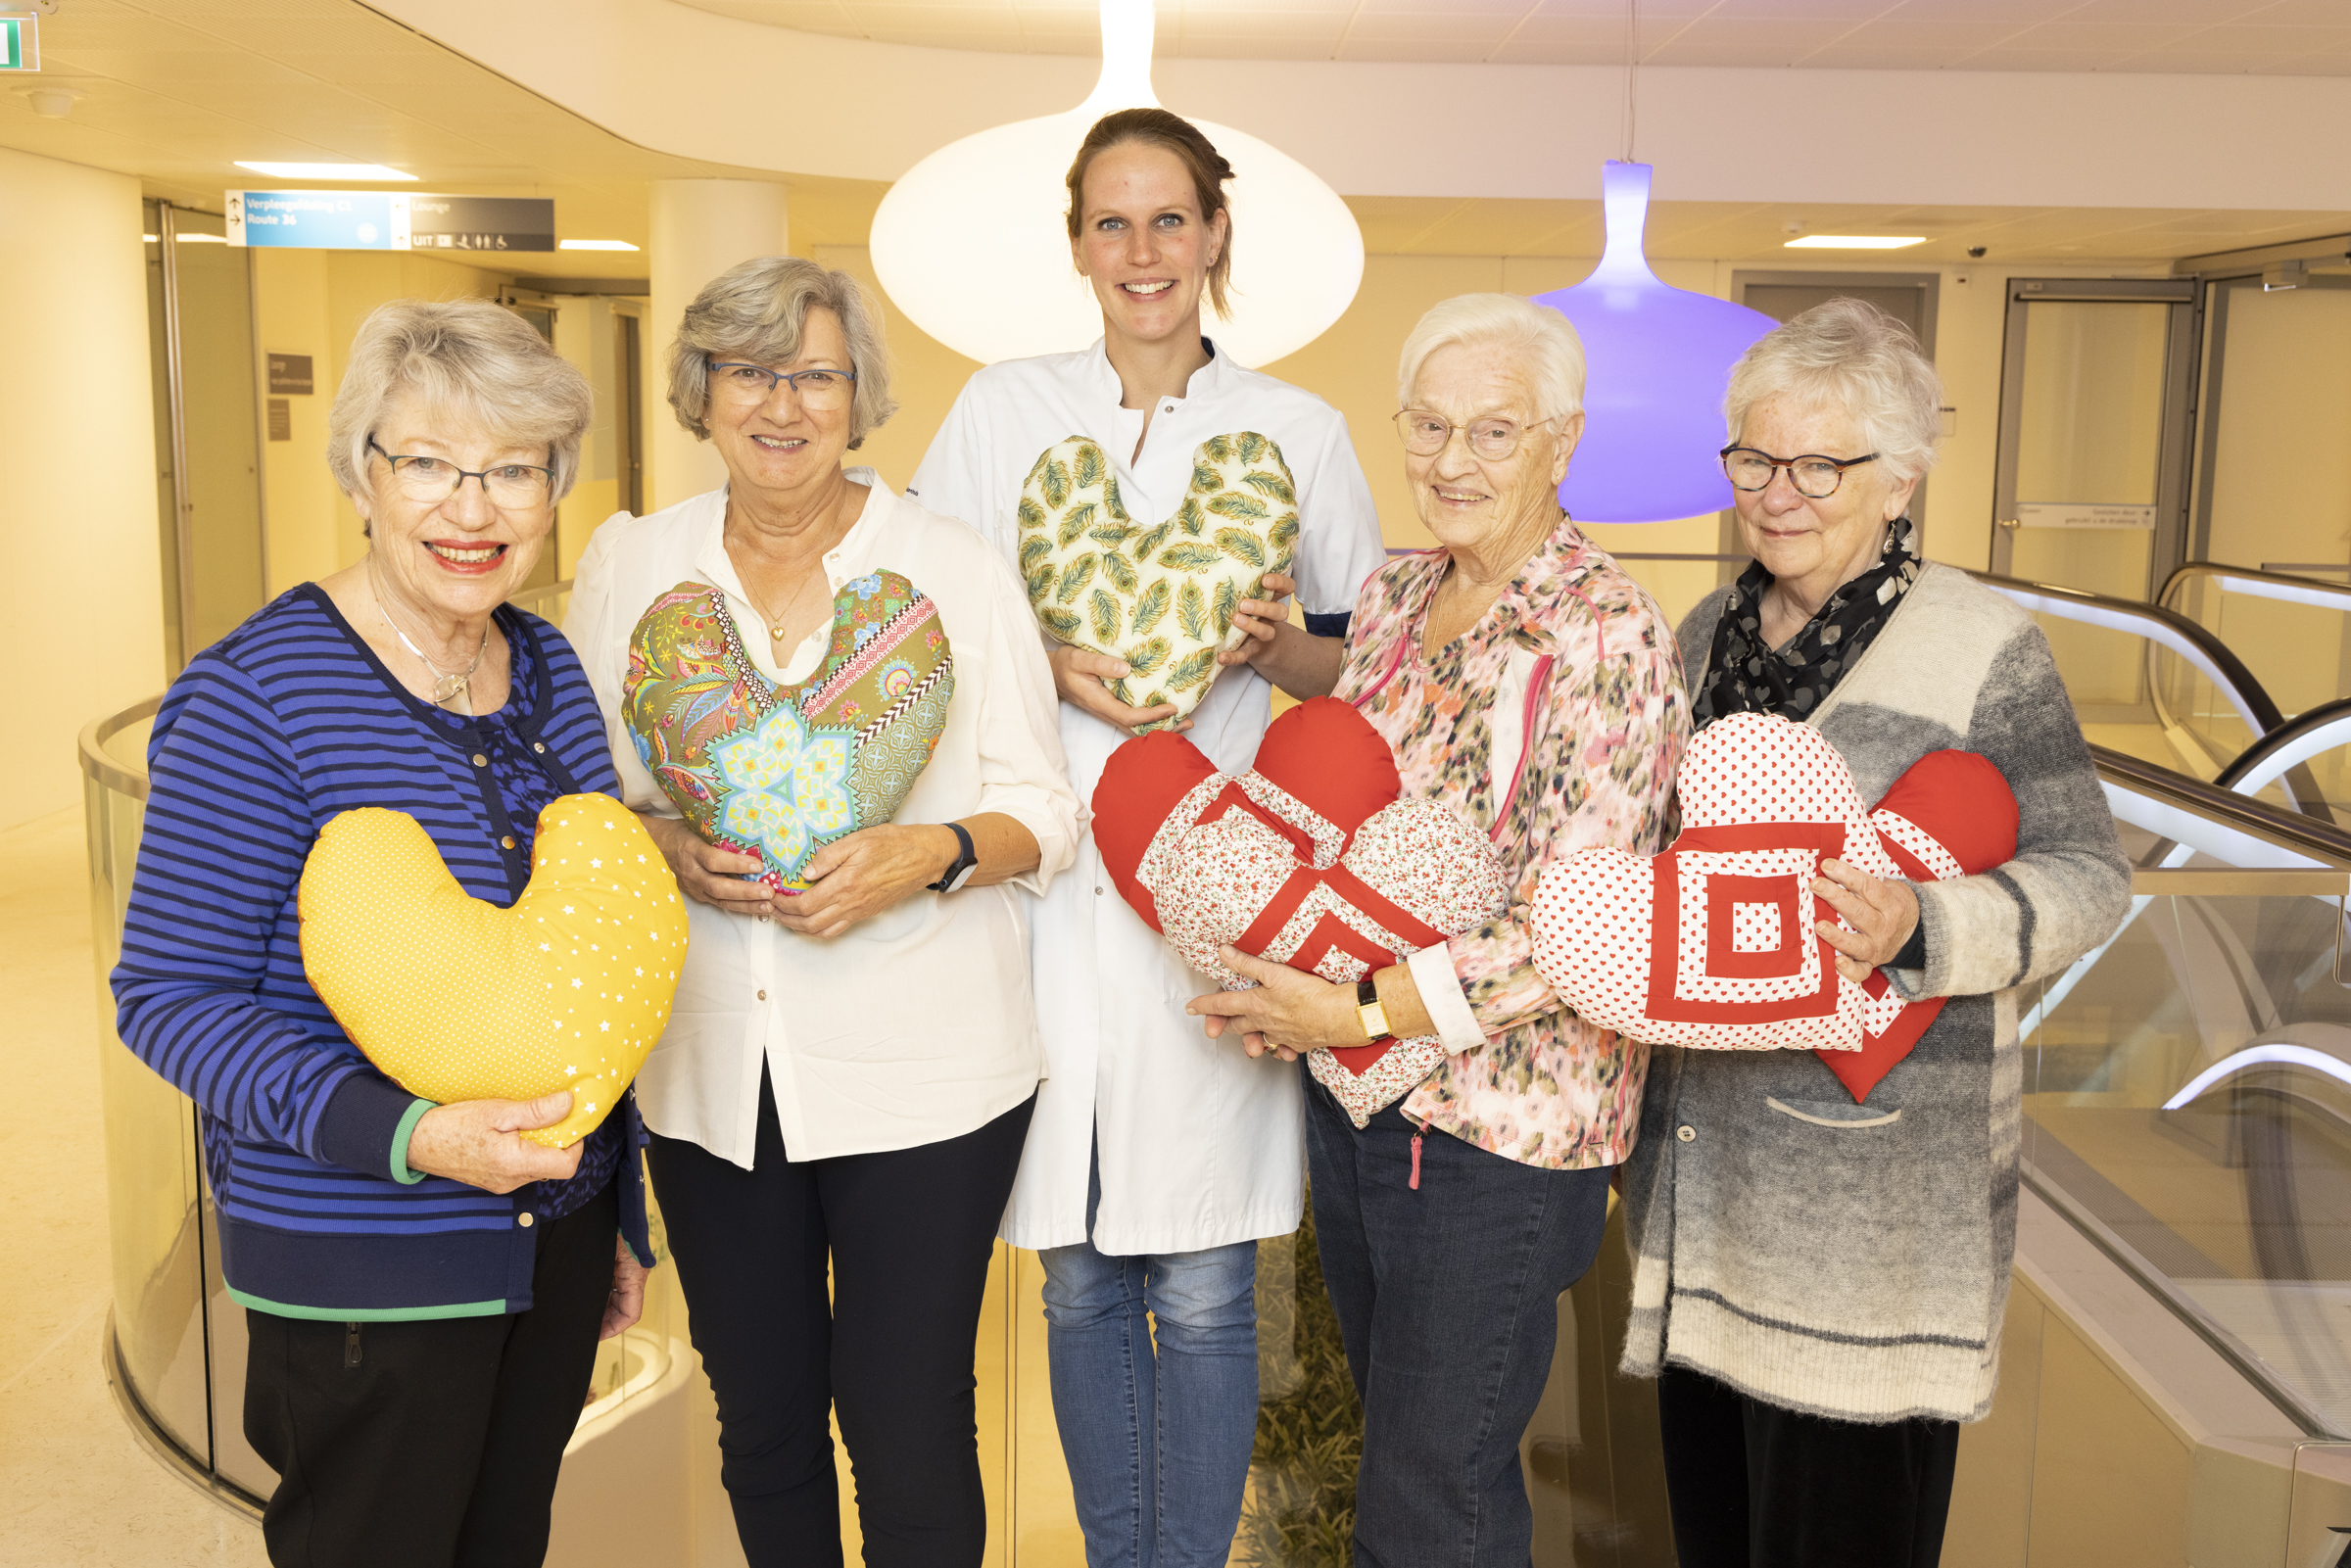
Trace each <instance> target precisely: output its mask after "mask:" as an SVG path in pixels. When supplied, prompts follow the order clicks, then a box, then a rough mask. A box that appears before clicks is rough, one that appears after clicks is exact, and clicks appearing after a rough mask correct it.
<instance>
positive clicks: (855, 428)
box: [669, 256, 898, 451]
mask: <svg viewBox="0 0 2351 1568" xmlns="http://www.w3.org/2000/svg"><path fill="white" fill-rule="evenodd" d="M818 306H823V307H824V308H825V309H828V310H830V311H832V312H833V313H834V314H835V315H836V316H838V317H839V318H840V334H841V336H842V337H843V338H845V339H847V340H848V346H849V369H850V370H851V371H853V372H854V373H855V374H856V377H857V393H856V397H855V398H854V399H853V400H852V401H851V403H850V404H849V450H850V451H855V450H856V449H857V448H859V447H862V446H864V445H865V438H866V437H867V436H868V435H869V434H871V433H872V432H873V431H874V430H875V429H876V428H877V427H879V426H880V425H882V424H883V423H885V422H886V421H887V420H888V418H889V416H890V415H891V414H893V413H896V412H897V411H898V405H897V404H896V403H894V402H892V401H891V399H890V396H889V349H888V344H887V343H886V342H885V341H884V339H883V333H882V310H881V308H880V307H879V306H877V305H876V304H875V303H874V297H873V296H872V295H871V294H869V293H867V292H866V289H865V286H864V285H863V284H861V283H859V282H858V281H857V280H856V279H855V278H853V277H851V276H849V275H848V274H847V273H846V272H839V271H835V270H833V269H831V268H829V267H823V266H819V265H817V264H816V263H815V262H814V261H803V260H801V259H800V258H799V257H796V256H759V257H753V258H752V259H751V260H750V261H740V262H737V263H736V264H735V265H733V266H731V267H729V268H727V269H726V270H725V271H724V272H721V273H720V274H719V275H718V276H716V277H714V278H712V279H711V280H710V281H709V282H708V283H705V284H703V285H702V292H701V293H699V294H697V295H696V296H695V297H694V303H693V304H692V305H690V306H688V307H686V315H685V318H684V319H683V320H681V321H680V322H679V323H678V336H677V340H676V341H675V342H673V343H672V344H671V345H670V346H669V405H670V407H671V408H672V409H673V410H675V411H676V413H677V416H678V423H679V424H681V425H684V426H685V427H686V428H687V429H688V430H691V431H693V432H694V433H695V435H696V437H698V438H699V439H701V440H703V441H707V440H709V439H710V361H711V360H712V359H714V358H741V359H747V360H749V361H751V362H752V363H754V364H763V365H779V364H790V363H791V362H792V360H793V359H794V358H795V357H797V356H798V355H799V352H800V335H801V333H802V332H803V331H804V330H805V329H806V327H807V325H808V312H809V311H810V310H812V309H816V308H817V307H818Z"/></svg>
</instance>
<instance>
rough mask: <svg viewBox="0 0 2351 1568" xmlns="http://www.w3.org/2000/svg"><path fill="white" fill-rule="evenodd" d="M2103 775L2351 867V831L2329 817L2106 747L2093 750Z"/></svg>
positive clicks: (2107, 779)
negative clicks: (2285, 807)
mask: <svg viewBox="0 0 2351 1568" xmlns="http://www.w3.org/2000/svg"><path fill="white" fill-rule="evenodd" d="M2089 756H2090V760H2091V761H2092V762H2093V763H2095V764H2096V765H2097V770H2098V777H2099V778H2100V779H2102V780H2104V781H2105V782H2106V783H2108V784H2118V785H2120V786H2121V787H2123V788H2125V789H2128V790H2131V791H2132V792H2133V793H2135V794H2139V795H2144V796H2146V797H2148V798H2149V799H2151V800H2156V801H2159V802H2161V803H2163V804H2165V805H2171V806H2178V807H2181V808H2183V809H2184V810H2186V811H2190V812H2193V813H2195V814H2196V815H2198V816H2201V817H2206V818H2209V819H2211V820H2212V821H2214V822H2217V823H2219V824H2220V825H2222V826H2223V827H2226V828H2232V829H2234V830H2236V831H2237V832H2241V833H2245V834H2247V835H2248V836H2251V837H2254V838H2259V839H2263V840H2266V841H2267V842H2269V843H2273V844H2276V845H2278V846H2279V847H2280V848H2283V849H2289V850H2292V851H2294V852H2296V853H2298V854H2303V855H2308V856H2310V857H2312V858H2313V859H2317V860H2322V861H2326V862H2329V863H2332V864H2335V865H2340V866H2344V867H2351V832H2345V831H2344V830H2342V829H2341V828H2338V827H2336V826H2334V824H2333V823H2332V822H2331V821H2330V820H2327V819H2324V818H2320V817H2314V816H2310V815H2307V814H2304V813H2301V812H2292V811H2284V810H2280V809H2279V807H2276V806H2273V805H2271V804H2270V803H2269V802H2268V801H2266V800H2260V799H2256V798H2255V797H2253V796H2251V795H2240V794H2235V793H2232V792H2231V791H2230V790H2227V789H2223V788H2221V787H2220V786H2219V785H2218V784H2206V783H2205V782H2204V781H2203V780H2201V779H2192V778H2190V777H2188V776H2187V775H2186V774H2184V773H2181V772H2178V771H2177V770H2175V769H2171V768H2165V767H2161V766H2159V765H2157V764H2155V763H2152V762H2147V761H2143V760H2142V759H2140V758H2137V757H2134V756H2130V755H2128V754H2126V753H2124V752H2120V751H2111V750H2108V749H2107V748H2106V747H2104V746H2096V745H2093V746H2091V747H2090V748H2089Z"/></svg>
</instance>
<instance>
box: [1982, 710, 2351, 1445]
mask: <svg viewBox="0 0 2351 1568" xmlns="http://www.w3.org/2000/svg"><path fill="white" fill-rule="evenodd" d="M2098 764H2099V773H2100V776H2101V778H2102V780H2103V782H2104V783H2105V785H2106V791H2107V796H2108V799H2109V800H2110V801H2111V802H2112V803H2113V804H2114V806H2115V815H2116V818H2117V820H2118V826H2119V827H2120V829H2121V832H2122V833H2123V838H2124V844H2125V848H2126V850H2127V851H2128V852H2129V853H2130V854H2131V855H2132V857H2133V859H2134V860H2135V862H2136V864H2137V868H2138V869H2137V870H2136V872H2135V876H2134V879H2133V897H2132V903H2131V914H2130V917H2129V919H2128V920H2127V921H2126V922H2125V923H2124V925H2123V927H2122V928H2121V929H2120V930H2119V931H2118V932H2117V933H2116V934H2115V936H2114V938H2113V939H2112V940H2111V941H2109V942H2108V943H2107V944H2106V945H2105V946H2104V947H2102V948H2100V949H2098V950H2097V951H2096V952H2094V953H2092V954H2090V955H2089V956H2088V957H2087V958H2085V959H2084V960H2083V961H2082V962H2081V963H2080V964H2077V965H2075V966H2074V968H2073V969H2072V970H2070V971H2068V972H2067V973H2066V974H2064V975H2061V976H2059V977H2058V978H2056V979H2054V980H2052V981H2050V982H2048V983H2047V984H2046V985H2044V986H2043V987H2041V991H2040V995H2039V999H2038V1001H2037V1002H2036V1003H2035V1005H2033V1006H2031V1007H2030V1008H2029V1009H2028V1010H2027V1012H2026V1014H2025V1017H2024V1018H2023V1020H2022V1021H2021V1032H2022V1037H2023V1045H2024V1086H2025V1095H2024V1106H2025V1130H2024V1156H2025V1179H2026V1180H2027V1182H2028V1183H2029V1184H2030V1185H2031V1186H2032V1187H2033V1188H2034V1189H2035V1190H2036V1191H2037V1192H2039V1194H2040V1195H2041V1196H2042V1197H2043V1198H2044V1199H2046V1200H2047V1201H2048V1202H2049V1203H2050V1204H2051V1205H2052V1206H2053V1207H2054V1208H2056V1209H2057V1210H2059V1211H2060V1212H2063V1213H2064V1214H2066V1215H2067V1216H2068V1217H2069V1218H2070V1219H2072V1220H2073V1221H2074V1223H2075V1224H2076V1225H2078V1226H2079V1227H2081V1228H2082V1229H2083V1230H2084V1231H2085V1232H2086V1233H2087V1234H2088V1235H2089V1236H2090V1237H2091V1238H2092V1239H2093V1240H2095V1241H2096V1242H2097V1243H2098V1244H2099V1245H2100V1246H2101V1247H2103V1248H2104V1249H2105V1250H2106V1251H2107V1252H2108V1254H2109V1255H2110V1256H2112V1257H2113V1258H2114V1259H2116V1260H2117V1261H2119V1262H2121V1263H2122V1264H2123V1266H2124V1267H2125V1268H2126V1269H2128V1270H2129V1271H2130V1272H2132V1273H2133V1274H2135V1276H2136V1277H2137V1278H2138V1279H2139V1280H2140V1282H2141V1283H2143V1284H2144V1285H2146V1287H2147V1288H2148V1289H2149V1290H2151V1291H2153V1292H2154V1293H2155V1294H2156V1295H2157V1296H2158V1297H2160V1298H2161V1299H2162V1300H2164V1301H2165V1302H2166V1303H2167V1304H2169V1305H2170V1306H2171V1307H2172V1308H2173V1309H2174V1310H2175V1311H2177V1312H2178V1313H2179V1314H2180V1315H2181V1316H2182V1317H2183V1318H2184V1319H2185V1320H2186V1321H2187V1322H2188V1323H2189V1324H2190V1326H2192V1327H2193V1328H2195V1329H2196V1331H2197V1332H2198V1333H2199V1334H2201V1335H2202V1336H2203V1337H2204V1338H2205V1339H2206V1340H2207V1341H2208V1342H2209V1343H2211V1344H2212V1345H2213V1346H2214V1347H2215V1348H2216V1349H2218V1350H2219V1351H2220V1352H2221V1353H2222V1354H2224V1355H2225V1356H2226V1357H2228V1358H2229V1359H2230V1360H2231V1362H2233V1363H2234V1364H2235V1365H2236V1366H2237V1367H2238V1369H2239V1370H2240V1371H2242V1372H2243V1373H2244V1374H2245V1375H2246V1376H2247V1377H2248V1378H2249V1379H2251V1380H2252V1381H2253V1383H2254V1384H2255V1385H2256V1386H2257V1387H2259V1388H2260V1389H2261V1390H2262V1392H2263V1393H2265V1394H2266V1395H2268V1396H2269V1398H2270V1400H2271V1401H2272V1402H2274V1403H2275V1404H2277V1405H2278V1406H2279V1408H2280V1409H2282V1410H2284V1411H2285V1412H2286V1413H2287V1414H2289V1415H2290V1416H2292V1417H2293V1418H2294V1419H2295V1420H2296V1421H2297V1422H2299V1423H2300V1424H2301V1426H2302V1427H2303V1429H2304V1430H2305V1431H2307V1432H2309V1433H2311V1434H2312V1435H2314V1436H2315V1435H2327V1436H2334V1437H2344V1436H2351V1206H2347V1205H2346V1202H2345V1200H2346V1199H2351V967H2347V963H2346V955H2345V953H2344V945H2345V943H2344V936H2345V931H2344V904H2345V898H2346V893H2347V892H2351V833H2344V832H2339V831H2334V830H2331V829H2327V828H2324V827H2321V826H2319V825H2318V824H2315V823H2313V822H2312V821H2311V820H2310V819H2309V818H2307V817H2303V816H2300V815H2297V814H2294V813H2291V812H2289V811H2287V810H2284V809H2282V808H2279V807H2277V806H2273V805H2270V804H2267V803H2264V802H2260V801H2255V800H2248V799H2245V798H2243V797H2241V796H2240V797H2235V798H2233V799H2232V798H2231V797H2229V796H2226V795H2222V794H2220V793H2219V792H2218V791H2216V790H2214V789H2212V788H2210V787H2209V786H2203V785H2198V784H2192V783H2189V782H2188V781H2184V780H2181V779H2178V778H2177V777H2176V776H2175V777H2167V776H2166V775H2165V774H2164V773H2163V772H2161V771H2159V770H2157V769H2152V768H2148V767H2146V766H2145V765H2144V764H2143V763H2138V762H2135V761H2134V760H2133V759H2130V758H2124V757H2118V756H2115V755H2113V754H2111V753H2102V754H2101V755H2100V756H2099V758H2098Z"/></svg>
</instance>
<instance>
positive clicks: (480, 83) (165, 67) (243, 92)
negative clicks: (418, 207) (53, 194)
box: [0, 0, 872, 276]
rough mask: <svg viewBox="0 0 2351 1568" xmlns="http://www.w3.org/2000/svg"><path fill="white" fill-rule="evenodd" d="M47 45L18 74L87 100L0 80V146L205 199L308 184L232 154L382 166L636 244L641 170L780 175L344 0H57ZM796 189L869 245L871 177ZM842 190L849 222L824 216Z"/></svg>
mask: <svg viewBox="0 0 2351 1568" xmlns="http://www.w3.org/2000/svg"><path fill="white" fill-rule="evenodd" d="M40 39H41V71H40V73H39V75H37V76H34V77H30V78H24V79H21V80H19V81H17V82H15V83H13V84H14V85H17V86H19V87H20V88H22V87H26V86H31V85H36V84H37V85H44V86H65V87H71V88H72V89H73V90H75V91H76V92H78V93H81V94H82V95H83V96H82V97H81V98H80V100H79V101H77V102H76V103H75V104H74V106H73V110H72V115H71V116H70V117H69V118H68V119H62V120H61V119H40V118H38V117H36V116H35V115H34V114H33V113H32V108H31V105H30V103H29V102H28V101H27V100H26V99H25V97H24V95H23V93H22V91H20V92H15V93H5V92H0V147H12V148H16V149H18V150H20V151H23V152H28V153H37V154H40V155H42V156H44V157H49V158H58V159H64V160H66V161H68V162H71V163H77V164H88V165H91V166H96V167H99V168H106V169H113V170H115V171H117V172H120V173H124V174H130V175H133V176H136V177H137V178H138V179H140V181H141V182H142V183H143V185H144V186H145V188H146V191H147V194H148V195H150V196H159V197H163V198H166V199H168V200H169V201H172V202H175V203H178V204H180V205H182V206H189V207H197V208H202V209H205V210H207V211H210V212H218V211H219V210H220V204H221V193H222V192H223V191H224V190H227V189H229V188H231V187H241V186H255V187H261V188H277V187H299V186H301V185H303V184H305V183H306V182H304V181H299V180H275V179H270V178H267V177H266V176H264V175H259V174H255V173H252V172H251V171H249V170H246V169H241V168H238V167H237V166H236V161H237V160H239V159H247V160H255V161H267V160H276V161H281V162H290V163H310V162H315V163H342V162H352V163H369V164H388V165H390V166H393V167H395V168H399V169H402V170H405V171H407V172H409V173H413V174H415V175H417V176H418V177H419V180H420V182H421V183H420V185H418V186H410V187H408V188H409V189H425V190H438V191H449V192H453V193H457V194H467V195H484V196H552V197H553V198H555V220H556V227H557V229H558V231H559V233H560V235H561V236H562V237H564V238H571V239H619V240H627V241H629V242H631V243H633V244H636V245H640V246H642V245H643V244H644V243H645V240H646V234H645V229H646V195H645V182H646V181H647V180H648V179H660V178H695V177H712V176H723V177H731V178H744V177H748V178H755V179H757V178H765V179H774V178H777V177H778V176H777V175H775V174H774V173H772V172H770V171H766V170H759V169H744V168H737V167H732V166H726V165H722V164H712V163H706V162H701V161H698V160H694V159H685V158H676V157H672V156H670V155H668V154H664V153H654V152H649V151H648V150H646V149H644V148H642V147H638V146H635V145H633V144H631V143H629V142H627V141H624V140H622V139H621V138H619V137H617V136H614V135H612V134H611V133H610V132H608V131H606V130H603V129H601V128H600V127H599V126H597V125H594V124H592V123H590V122H589V121H587V120H585V119H581V118H580V117H578V116H577V115H574V114H572V113H570V112H569V111H568V110H565V109H561V108H558V107H557V106H556V105H554V104H552V103H549V102H548V101H547V100H546V99H544V98H542V97H540V96H539V95H537V94H536V93H532V92H530V91H527V90H526V89H524V88H521V87H518V86H516V85H515V84H514V83H512V82H510V81H508V80H507V79H506V78H504V76H501V75H499V74H497V73H496V72H494V71H488V70H485V69H484V68H482V67H481V66H478V65H476V64H474V63H473V62H472V61H470V60H467V59H466V58H464V57H463V56H462V55H459V54H456V52H454V51H452V50H449V49H446V48H444V47H442V46H441V45H440V44H437V43H434V42H433V41H431V40H430V39H428V38H425V37H423V36H422V35H421V34H418V33H416V32H413V31H410V30H409V29H408V28H407V27H404V26H402V25H400V24H397V23H394V22H391V21H388V20H387V19H385V18H383V17H381V16H378V15H377V14H376V13H374V12H372V11H370V10H368V9H367V8H366V7H364V6H362V5H357V4H354V3H352V0H64V3H63V4H62V5H61V6H60V7H59V9H58V12H57V14H56V15H55V16H50V17H43V18H42V19H41V22H40ZM307 183H319V182H307ZM789 183H791V184H792V208H793V219H794V223H795V226H796V227H799V228H800V229H801V230H802V232H805V233H807V234H808V235H809V236H810V238H811V240H812V241H816V242H820V243H821V242H823V241H825V240H832V241H836V242H838V241H839V240H844V239H845V240H849V241H851V242H852V243H858V242H862V240H863V237H864V231H865V226H866V225H867V223H869V222H870V220H871V213H872V199H871V198H870V197H868V196H867V195H866V194H865V193H864V191H863V189H862V186H863V184H864V183H865V182H862V181H840V180H825V179H812V180H807V181H801V180H798V179H796V178H795V179H794V180H792V181H791V182H789ZM844 188H845V189H846V190H847V191H848V193H849V197H850V199H849V205H848V208H847V210H846V216H845V218H843V219H842V220H841V221H840V222H838V223H836V222H832V221H830V219H832V218H833V217H834V215H835V213H836V210H837V209H839V208H840V194H841V192H842V191H843V189H844ZM512 264H513V266H514V269H515V270H517V271H521V272H525V273H534V274H536V273H546V274H558V275H567V276H641V275H643V273H644V270H645V258H644V257H643V256H642V255H638V256H631V255H629V254H628V253H626V252H619V253H600V252H555V253H552V254H547V255H528V256H518V257H516V258H513V259H512Z"/></svg>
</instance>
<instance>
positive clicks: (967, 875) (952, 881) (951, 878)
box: [931, 822, 980, 893]
mask: <svg viewBox="0 0 2351 1568" xmlns="http://www.w3.org/2000/svg"><path fill="white" fill-rule="evenodd" d="M939 826H940V827H942V828H944V829H946V830H947V831H948V832H952V833H953V834H954V835H955V846H956V847H955V858H954V859H953V860H952V861H950V862H948V864H947V869H946V871H945V872H944V873H943V874H942V875H941V876H940V877H939V879H938V880H936V881H935V882H933V883H932V884H931V891H933V892H935V893H952V892H958V891H961V890H962V887H963V884H964V883H965V882H967V881H970V880H971V879H972V873H974V872H976V871H978V870H979V869H980V856H979V855H978V853H976V852H975V851H974V850H973V848H972V835H971V834H970V833H969V832H966V831H965V830H964V826H963V824H962V823H959V822H947V823H941V824H939Z"/></svg>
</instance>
